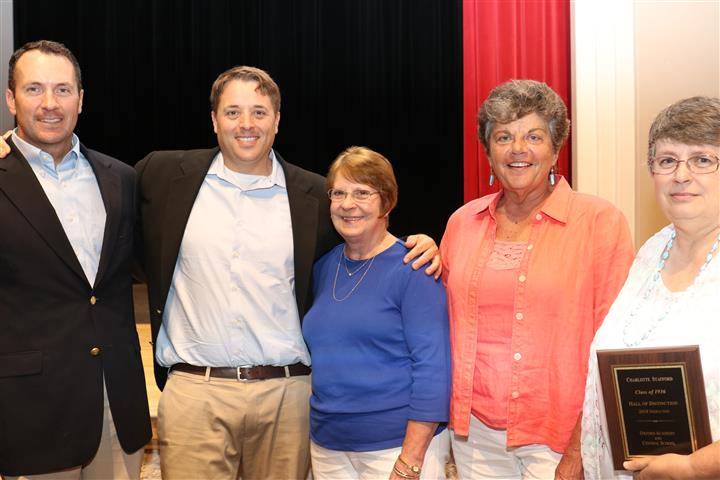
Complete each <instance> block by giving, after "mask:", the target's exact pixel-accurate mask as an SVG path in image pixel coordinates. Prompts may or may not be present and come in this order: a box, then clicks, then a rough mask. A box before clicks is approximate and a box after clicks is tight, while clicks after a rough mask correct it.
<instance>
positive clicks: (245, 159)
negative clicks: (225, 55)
mask: <svg viewBox="0 0 720 480" xmlns="http://www.w3.org/2000/svg"><path fill="white" fill-rule="evenodd" d="M212 122H213V129H214V130H215V133H216V134H217V139H218V144H219V145H220V150H222V154H223V159H224V161H225V165H226V166H227V167H228V168H230V169H231V170H234V171H236V172H240V173H245V174H252V175H268V174H269V173H270V172H271V171H272V166H271V164H270V157H269V155H270V149H271V148H272V145H273V142H274V141H275V134H276V133H277V131H278V125H279V123H280V112H275V110H274V109H273V106H272V101H271V99H270V97H269V96H267V95H264V94H262V93H261V92H260V91H259V90H258V83H257V82H246V81H243V80H233V81H231V82H229V83H228V84H227V85H226V86H225V89H224V90H223V93H222V95H220V99H219V101H218V106H217V110H216V111H214V112H212Z"/></svg>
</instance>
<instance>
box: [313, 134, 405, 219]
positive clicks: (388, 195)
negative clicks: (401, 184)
mask: <svg viewBox="0 0 720 480" xmlns="http://www.w3.org/2000/svg"><path fill="white" fill-rule="evenodd" d="M338 175H342V176H343V177H345V178H347V179H348V180H350V181H352V182H355V183H364V184H365V185H368V186H370V187H372V188H374V189H375V190H377V191H378V195H379V197H380V210H381V216H385V215H386V214H388V213H390V212H391V211H392V209H393V208H395V205H397V198H398V185H397V180H395V172H394V171H393V168H392V165H391V164H390V162H389V161H388V159H387V158H385V157H384V156H382V155H381V154H379V153H378V152H376V151H374V150H371V149H369V148H367V147H349V148H347V149H345V150H344V151H343V152H342V153H341V154H340V155H338V156H337V158H336V159H335V161H334V162H333V163H332V165H330V170H329V171H328V174H327V188H328V189H331V188H333V184H334V183H335V180H336V179H337V176H338Z"/></svg>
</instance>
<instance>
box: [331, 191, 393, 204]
mask: <svg viewBox="0 0 720 480" xmlns="http://www.w3.org/2000/svg"><path fill="white" fill-rule="evenodd" d="M379 193H380V192H373V191H370V190H353V191H352V192H346V191H345V190H338V189H337V188H331V189H330V190H328V192H327V194H328V198H329V199H330V201H331V202H342V201H343V200H345V198H346V197H347V196H348V195H350V196H351V197H352V199H353V200H355V201H356V202H367V201H368V200H370V197H372V196H373V195H377V194H379Z"/></svg>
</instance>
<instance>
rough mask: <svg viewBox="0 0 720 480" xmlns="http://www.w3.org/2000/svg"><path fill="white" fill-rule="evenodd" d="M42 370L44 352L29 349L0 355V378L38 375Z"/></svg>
mask: <svg viewBox="0 0 720 480" xmlns="http://www.w3.org/2000/svg"><path fill="white" fill-rule="evenodd" d="M40 372H42V352H39V351H27V352H15V353H6V354H2V355H0V378H2V377H21V376H25V375H37V374H39V373H40Z"/></svg>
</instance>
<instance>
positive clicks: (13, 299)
mask: <svg viewBox="0 0 720 480" xmlns="http://www.w3.org/2000/svg"><path fill="white" fill-rule="evenodd" d="M82 96H83V90H82V86H81V78H80V68H79V66H78V64H77V60H76V59H75V57H74V56H73V54H72V53H71V52H70V51H69V50H68V49H67V48H65V47H64V46H63V45H61V44H58V43H55V42H49V41H38V42H32V43H29V44H26V45H24V46H23V47H22V48H20V49H19V50H17V51H16V52H15V53H14V54H13V56H12V58H11V59H10V75H9V85H8V90H7V91H6V100H7V105H8V108H9V110H10V112H11V113H12V114H13V115H15V118H16V123H17V128H16V130H15V131H14V133H13V134H12V137H11V138H10V139H9V140H8V143H9V145H10V148H11V150H10V153H9V155H7V156H6V157H5V158H3V159H0V218H1V219H2V228H3V234H2V235H0V330H2V334H0V474H2V475H4V476H5V477H6V478H13V477H17V476H23V477H25V476H27V477H29V478H48V477H50V478H84V479H87V478H98V479H99V478H139V475H140V465H141V462H142V454H143V447H144V445H145V444H146V443H147V442H148V440H149V439H150V436H151V431H150V422H149V414H148V403H147V394H146V391H145V379H144V374H143V368H142V363H141V358H140V347H139V343H138V337H137V332H136V329H135V322H134V316H133V303H132V284H131V275H130V268H131V262H132V251H133V229H134V218H135V214H134V212H135V204H134V201H135V194H134V192H135V172H134V171H133V170H132V168H130V167H128V166H126V165H125V164H123V163H121V162H119V161H117V160H115V159H113V158H110V157H108V156H107V155H103V154H102V153H99V152H96V151H93V150H89V149H87V148H85V147H84V146H83V145H82V144H80V143H79V140H78V138H77V137H76V136H75V135H74V134H73V130H74V128H75V124H76V122H77V117H78V114H79V113H80V111H81V109H82ZM43 474H48V475H47V477H46V475H43ZM36 476H37V477H36Z"/></svg>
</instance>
